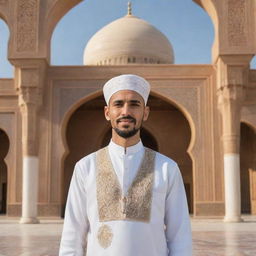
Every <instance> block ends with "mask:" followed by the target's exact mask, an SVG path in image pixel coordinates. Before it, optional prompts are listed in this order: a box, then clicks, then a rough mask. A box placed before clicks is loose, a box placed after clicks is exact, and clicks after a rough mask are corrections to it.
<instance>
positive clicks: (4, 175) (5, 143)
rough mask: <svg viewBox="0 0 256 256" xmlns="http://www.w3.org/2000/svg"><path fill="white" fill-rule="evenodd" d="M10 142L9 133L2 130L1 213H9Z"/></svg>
mask: <svg viewBox="0 0 256 256" xmlns="http://www.w3.org/2000/svg"><path fill="white" fill-rule="evenodd" d="M9 147H10V141H9V138H8V135H7V133H6V132H5V131H4V130H2V129H0V213H1V214H6V212H7V186H8V165H7V163H6V156H7V155H8V152H9Z"/></svg>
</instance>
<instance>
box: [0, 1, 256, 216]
mask: <svg viewBox="0 0 256 256" xmlns="http://www.w3.org/2000/svg"><path fill="white" fill-rule="evenodd" d="M79 2H80V0H70V1H62V0H46V1H41V2H40V4H39V1H37V0H13V1H5V0H2V1H0V17H1V18H3V19H4V20H5V21H6V23H7V24H8V27H9V30H10V42H9V50H8V56H9V59H10V61H11V62H12V64H13V65H14V66H15V77H14V79H13V80H12V79H1V80H0V129H2V130H4V131H5V133H6V134H7V136H8V138H9V140H10V149H9V152H8V155H7V156H6V158H5V162H6V165H7V172H8V192H7V201H8V207H7V214H8V215H9V216H20V214H21V191H22V156H23V155H26V154H32V155H38V156H39V167H40V168H39V169H40V170H39V195H38V206H39V208H38V209H39V215H40V216H60V215H61V211H62V209H61V208H62V205H63V201H64V198H65V196H63V195H64V194H65V186H64V184H65V183H66V181H65V179H68V178H69V176H70V172H71V171H69V176H68V175H67V176H66V178H65V175H64V173H65V168H67V167H66V166H69V167H70V168H71V165H72V164H73V162H74V161H75V158H78V157H80V156H81V155H79V156H78V155H76V156H74V157H73V158H72V159H70V161H69V164H68V165H65V159H68V155H69V145H68V143H69V142H68V139H67V136H66V135H67V134H68V133H69V132H68V131H67V129H68V128H67V127H68V123H69V120H70V117H71V116H72V115H73V113H74V112H75V111H76V110H77V109H78V107H79V106H81V105H83V104H84V103H85V102H89V101H90V100H92V99H93V98H95V97H98V96H99V95H101V88H102V85H103V84H104V82H105V81H106V80H108V79H109V78H111V77H113V76H115V75H119V74H123V73H135V74H138V75H141V76H143V77H145V78H146V79H148V80H149V81H150V83H151V84H152V95H153V96H154V97H156V98H159V99H161V100H163V101H165V102H169V103H170V105H173V106H175V107H176V109H177V111H176V112H175V113H172V114H171V115H169V114H166V113H165V112H163V111H162V110H158V112H157V111H155V113H153V112H152V115H151V118H152V119H151V120H152V121H148V122H147V123H146V124H145V128H146V129H147V130H148V131H149V132H150V133H151V134H152V135H154V136H155V134H158V136H156V137H155V138H156V141H157V143H158V146H159V150H160V151H161V152H163V153H165V154H167V155H170V157H173V158H174V159H175V160H176V161H177V162H178V163H180V165H181V169H182V172H183V175H184V180H185V183H187V182H189V183H190V184H191V181H193V195H192V198H193V207H192V208H193V212H194V215H195V216H223V215H224V180H223V148H224V147H223V144H225V143H223V140H222V139H223V138H222V135H223V131H224V132H226V131H229V132H230V131H231V132H232V129H233V130H234V127H236V129H235V132H236V134H235V135H236V141H235V142H234V143H233V144H234V145H233V144H232V145H231V146H230V145H228V146H229V147H231V148H232V146H234V148H235V144H237V145H238V143H239V136H240V134H237V133H238V132H239V127H240V126H239V125H240V122H243V123H246V124H247V125H248V126H250V127H251V128H252V129H255V127H256V104H255V102H256V89H255V88H256V71H255V70H254V71H252V70H250V71H249V65H248V63H249V62H250V59H251V57H252V56H253V55H254V54H255V53H256V43H255V42H256V30H255V24H256V18H255V10H256V6H255V5H256V4H255V1H253V0H248V1H242V0H239V1H238V0H225V1H223V0H195V2H197V3H199V4H200V5H201V6H202V7H203V8H204V9H205V10H206V11H207V13H208V14H209V15H210V17H211V19H212V21H213V23H214V28H215V42H214V46H213V49H212V52H213V54H212V63H213V65H133V66H132V67H131V66H116V67H92V66H87V67H51V66H48V62H49V59H50V39H51V35H52V31H53V29H54V27H55V26H56V24H57V22H58V21H59V20H60V19H61V17H63V16H64V15H65V14H66V13H67V12H68V11H69V10H70V9H71V8H72V7H73V6H75V5H76V4H78V3H79ZM215 63H217V65H215ZM217 78H218V79H217ZM217 94H218V97H219V98H218V99H219V100H220V98H221V97H222V98H221V99H222V100H223V102H224V101H225V104H226V105H225V106H224V107H223V108H221V107H219V108H218V100H217ZM233 96H235V97H234V98H236V99H235V101H233V98H232V97H233ZM234 102H235V104H234ZM232 104H233V105H232ZM229 106H232V111H230V112H229V113H227V112H228V111H227V110H228V107H229ZM225 107H226V110H225ZM225 111H226V114H230V119H225V113H224V112H225ZM221 113H222V116H221V115H220V114H221ZM90 115H92V112H88V113H87V115H86V116H87V117H89V116H90ZM163 116H164V117H165V118H164V119H163V118H162V117H163ZM74 117H75V116H73V118H74ZM101 118H102V117H101V115H100V113H98V114H97V121H96V122H99V123H100V122H103V120H102V119H101ZM232 118H233V119H232ZM230 120H234V122H235V123H232V124H231V121H230ZM174 121H175V123H179V124H180V127H179V130H178V132H179V134H176V137H175V138H176V141H172V137H171V136H170V133H175V132H176V130H175V128H174V127H173V126H172V123H173V122H174ZM84 122H85V121H84ZM86 122H87V121H86ZM165 122H166V125H165ZM158 123H159V124H160V123H161V124H163V126H161V127H160V126H158V125H157V124H158ZM167 123H168V124H167ZM74 124H75V121H74ZM77 125H78V124H77ZM167 127H168V128H167ZM182 127H183V128H182ZM223 127H224V128H225V129H223ZM237 127H238V128H237ZM73 128H76V127H75V126H74V127H73ZM101 128H102V130H101V129H100V130H97V132H99V133H98V134H99V136H98V137H97V141H96V142H95V141H93V140H91V141H90V139H91V137H93V136H96V131H94V130H92V131H90V132H95V133H91V134H89V133H88V137H87V136H85V135H84V137H82V138H81V141H82V140H83V139H85V140H86V141H87V142H90V143H88V145H89V144H90V147H88V148H86V150H84V152H83V153H87V152H90V151H92V150H94V149H95V148H96V147H99V145H101V138H103V137H104V133H106V132H107V128H106V130H104V129H105V127H104V126H103V127H101ZM77 129H78V128H77ZM183 129H184V130H183ZM159 131H161V133H160V132H159ZM228 135H230V134H228ZM247 135H248V132H243V133H242V143H243V147H242V148H241V150H242V151H243V154H244V152H247V151H248V150H249V149H248V148H250V146H249V144H248V143H247V142H246V141H247V139H244V138H246V136H247ZM101 136H102V137H101ZM225 138H227V136H226V137H225ZM178 139H179V143H178V142H177V141H178ZM226 142H227V140H226ZM226 144H228V143H226ZM22 145H23V147H22ZM169 145H172V147H170V146H169ZM74 146H75V145H74ZM74 146H73V147H74ZM80 147H81V151H83V148H82V144H81V146H80ZM243 148H244V149H243ZM185 150H187V153H186V152H185ZM243 154H242V160H243V161H244V159H245V158H244V156H243ZM246 161H247V160H246ZM246 161H245V162H246ZM248 161H249V160H248ZM246 164H248V162H246V163H244V162H243V165H242V166H247V165H246ZM243 168H245V167H242V169H243ZM246 168H247V167H246ZM246 168H245V169H246ZM69 170H70V169H69ZM190 172H192V176H191V175H190ZM249 173H250V174H249V183H250V196H251V208H252V212H254V213H255V212H256V192H255V191H256V189H255V187H256V185H255V184H256V182H255V180H256V179H255V177H256V175H255V172H254V171H250V172H249ZM250 177H251V178H250ZM246 179H247V181H246V182H247V183H246V186H247V184H248V176H247V178H246ZM243 186H244V184H243ZM243 193H245V192H243ZM246 193H248V191H247V192H246Z"/></svg>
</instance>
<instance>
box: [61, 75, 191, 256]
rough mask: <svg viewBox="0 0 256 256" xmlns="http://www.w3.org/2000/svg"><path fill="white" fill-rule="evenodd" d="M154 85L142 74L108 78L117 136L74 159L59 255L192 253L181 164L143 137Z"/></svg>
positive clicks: (109, 113) (111, 115) (106, 90)
mask: <svg viewBox="0 0 256 256" xmlns="http://www.w3.org/2000/svg"><path fill="white" fill-rule="evenodd" d="M149 91H150V85H149V83H148V82H147V81H146V80H145V79H143V78H142V77H139V76H136V75H121V76H118V77H114V78H112V79H111V80H109V81H108V82H107V83H106V84H105V85H104V87H103V93H104V97H105V100H106V103H107V106H106V107H105V117H106V119H107V120H108V121H110V123H111V126H112V139H111V141H110V143H109V145H108V146H107V147H106V148H103V149H101V150H99V151H97V152H95V153H92V154H90V155H88V156H86V157H84V158H83V159H81V160H80V161H79V162H78V163H77V164H76V166H75V170H74V174H73V177H72V180H71V184H70V189H69V195H68V199H67V205H66V213H65V221H64V227H63V234H62V240H61V246H60V254H59V255H60V256H71V255H72V256H73V255H76V256H82V255H84V253H85V251H86V255H87V256H190V255H192V246H191V230H190V221H189V214H188V209H187V202H186V196H185V191H184V185H183V182H182V178H181V174H180V171H179V168H178V166H177V164H176V163H175V162H174V161H172V160H171V159H170V158H168V157H166V156H164V155H162V154H160V153H157V152H155V151H153V150H150V149H148V148H145V147H143V145H142V142H141V140H140V128H141V125H142V123H143V122H144V121H146V120H147V118H148V115H149V107H148V106H146V103H147V99H148V96H149ZM170 136H171V135H170ZM86 247H87V248H86Z"/></svg>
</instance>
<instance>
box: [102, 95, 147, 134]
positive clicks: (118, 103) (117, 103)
mask: <svg viewBox="0 0 256 256" xmlns="http://www.w3.org/2000/svg"><path fill="white" fill-rule="evenodd" d="M148 114H149V107H145V104H144V100H143V98H142V97H141V96H140V95H139V94H138V93H137V92H135V91H130V90H122V91H118V92H116V93H114V94H113V95H112V96H111V98H110V101H109V105H108V106H106V107H105V117H106V119H107V120H110V122H111V126H112V128H113V129H114V130H115V132H116V133H117V134H118V135H119V136H121V137H123V138H130V137H132V136H134V135H135V134H137V132H138V131H139V130H140V128H141V125H142V122H143V121H146V120H147V118H148Z"/></svg>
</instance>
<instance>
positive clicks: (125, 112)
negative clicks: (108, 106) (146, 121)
mask: <svg viewBox="0 0 256 256" xmlns="http://www.w3.org/2000/svg"><path fill="white" fill-rule="evenodd" d="M129 113H130V109H129V105H128V104H124V105H123V107H122V115H123V116H127V115H129Z"/></svg>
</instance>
